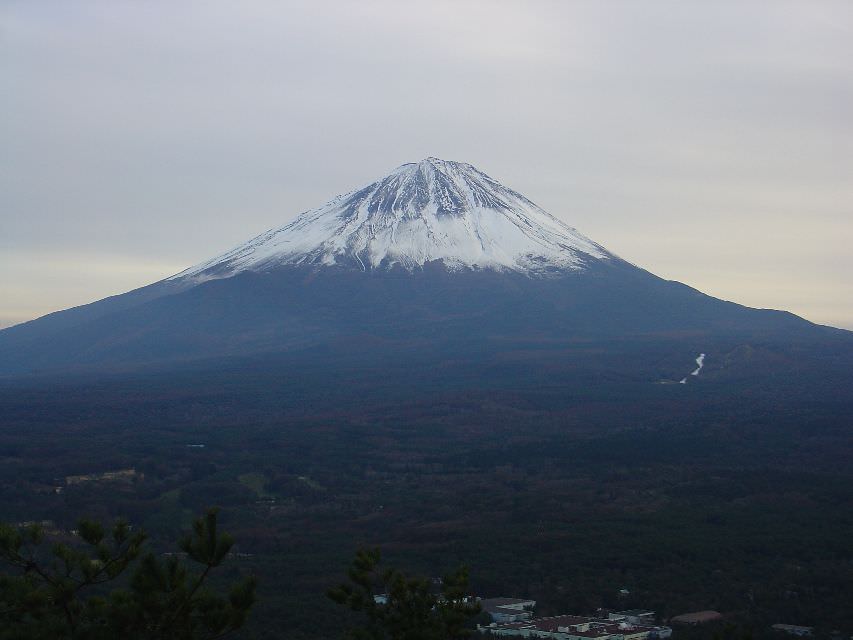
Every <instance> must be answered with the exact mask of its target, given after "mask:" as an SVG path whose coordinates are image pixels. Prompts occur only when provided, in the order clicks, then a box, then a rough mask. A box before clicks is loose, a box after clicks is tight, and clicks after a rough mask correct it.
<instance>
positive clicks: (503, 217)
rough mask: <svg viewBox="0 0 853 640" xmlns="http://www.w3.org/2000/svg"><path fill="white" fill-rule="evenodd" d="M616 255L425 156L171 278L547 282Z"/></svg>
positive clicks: (487, 180)
mask: <svg viewBox="0 0 853 640" xmlns="http://www.w3.org/2000/svg"><path fill="white" fill-rule="evenodd" d="M613 257H614V256H613V255H612V254H611V253H609V252H608V251H607V250H606V249H604V248H603V247H601V246H600V245H598V244H596V243H595V242H593V241H592V240H590V239H589V238H587V237H585V236H584V235H582V234H580V233H578V232H577V231H575V229H573V228H571V227H569V226H567V225H565V224H564V223H563V222H561V221H559V220H558V219H557V218H554V217H553V216H551V215H549V214H548V213H546V212H545V211H543V210H542V209H541V208H539V207H538V206H537V205H535V204H534V203H533V202H531V201H530V200H528V199H527V198H525V197H524V196H523V195H521V194H520V193H517V192H516V191H513V190H512V189H509V188H507V187H505V186H504V185H502V184H501V183H500V182H498V181H497V180H495V179H494V178H491V177H489V176H488V175H486V174H485V173H483V172H482V171H480V170H479V169H477V168H476V167H474V166H472V165H470V164H465V163H462V162H451V161H447V160H440V159H438V158H426V159H425V160H421V161H420V162H417V163H409V164H404V165H401V166H400V167H397V168H396V169H395V170H394V171H392V172H391V173H389V174H388V175H386V176H385V177H383V178H380V179H379V180H377V181H375V182H372V183H370V184H368V185H367V186H365V187H362V188H360V189H356V190H355V191H350V192H349V193H346V194H343V195H340V196H338V197H337V198H335V199H333V200H332V201H330V202H328V203H326V204H325V205H323V206H322V207H319V208H317V209H312V210H310V211H305V212H304V213H301V214H299V215H298V216H297V217H296V218H295V219H294V220H293V221H291V222H290V223H288V224H286V225H285V226H283V227H280V228H278V229H271V230H270V231H267V232H266V233H264V234H261V235H260V236H258V237H256V238H254V239H252V240H250V241H249V242H247V243H245V244H243V245H240V246H239V247H236V248H235V249H232V250H231V251H229V252H227V253H225V254H222V255H221V256H217V257H216V258H213V259H212V260H209V261H207V262H204V263H202V264H199V265H196V266H194V267H191V268H189V269H187V270H186V271H183V272H181V273H179V274H177V275H175V276H172V279H177V278H192V279H194V280H204V279H211V278H223V277H228V276H231V275H235V274H236V273H239V272H241V271H268V270H270V269H274V268H276V267H278V266H284V265H302V266H314V267H321V266H332V265H340V266H347V267H352V268H357V269H362V270H371V269H390V268H394V267H402V268H403V269H406V270H409V271H412V270H415V269H419V268H421V267H423V266H424V264H426V263H428V262H434V261H439V262H442V263H443V264H444V265H445V266H446V267H447V268H448V269H451V270H455V269H493V270H498V271H503V270H510V271H517V272H522V273H527V274H529V275H545V274H548V273H552V272H554V271H565V270H578V269H582V268H583V267H584V265H585V264H586V263H588V262H589V261H590V259H597V260H606V259H610V258H613Z"/></svg>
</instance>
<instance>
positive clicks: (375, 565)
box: [328, 549, 480, 640]
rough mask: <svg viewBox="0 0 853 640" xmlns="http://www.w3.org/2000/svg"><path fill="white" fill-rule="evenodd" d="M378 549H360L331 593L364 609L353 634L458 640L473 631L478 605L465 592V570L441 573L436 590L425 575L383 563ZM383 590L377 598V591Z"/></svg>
mask: <svg viewBox="0 0 853 640" xmlns="http://www.w3.org/2000/svg"><path fill="white" fill-rule="evenodd" d="M380 560H381V558H380V553H379V550H378V549H373V550H360V551H358V553H357V554H356V556H355V560H354V561H353V563H352V565H351V566H350V569H349V571H348V576H349V582H347V583H344V584H341V585H339V586H337V587H335V588H333V589H330V590H329V592H328V595H329V597H330V598H331V599H332V600H334V601H335V602H337V603H338V604H341V605H344V606H347V607H349V608H350V609H352V610H353V611H357V612H359V613H361V614H362V617H361V620H362V621H361V624H360V625H359V626H356V627H354V628H353V629H352V630H351V635H352V637H353V638H356V639H357V640H456V639H457V638H467V637H468V636H469V635H471V632H472V629H471V626H472V625H470V622H471V620H472V619H473V617H474V616H475V615H477V613H479V611H480V605H479V604H478V603H476V602H470V601H469V599H468V598H467V597H466V590H467V587H468V570H467V569H466V568H465V567H460V568H459V569H457V570H456V571H454V572H453V573H451V574H449V575H447V576H444V578H443V579H442V583H441V592H440V593H435V592H433V591H432V589H431V588H430V587H431V585H430V581H429V580H428V579H426V578H419V577H411V576H407V575H406V574H404V573H402V572H401V571H399V570H397V569H381V568H380V567H379V564H380ZM377 595H379V596H381V597H379V598H377V597H375V596H377Z"/></svg>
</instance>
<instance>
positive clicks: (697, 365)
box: [678, 353, 705, 384]
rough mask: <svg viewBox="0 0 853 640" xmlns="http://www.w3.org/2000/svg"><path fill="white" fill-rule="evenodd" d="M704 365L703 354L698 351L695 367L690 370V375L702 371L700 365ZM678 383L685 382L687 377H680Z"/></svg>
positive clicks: (696, 374)
mask: <svg viewBox="0 0 853 640" xmlns="http://www.w3.org/2000/svg"><path fill="white" fill-rule="evenodd" d="M704 366H705V354H704V353H700V354H699V357H698V358H696V368H695V369H694V370H693V371H691V372H690V375H691V376H698V375H699V372H700V371H702V367H704ZM678 384H687V378H686V377H685V378H682V379H681V380H679V381H678Z"/></svg>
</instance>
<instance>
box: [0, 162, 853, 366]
mask: <svg viewBox="0 0 853 640" xmlns="http://www.w3.org/2000/svg"><path fill="white" fill-rule="evenodd" d="M650 339H654V340H665V341H668V343H670V344H676V345H677V348H678V349H680V350H683V351H684V353H683V358H684V360H685V362H692V361H693V360H694V359H695V358H696V355H697V354H698V353H699V352H703V353H704V352H706V351H707V352H708V364H710V365H711V367H708V368H709V369H713V361H714V353H713V352H712V349H711V347H712V346H713V345H718V349H732V348H735V347H736V346H737V345H739V344H744V343H749V342H751V341H755V340H763V341H767V340H770V341H776V342H778V343H780V344H781V343H785V344H790V343H791V342H792V341H794V342H802V341H806V342H809V341H812V342H814V341H826V340H834V339H840V340H844V341H847V340H848V339H849V334H848V333H847V332H843V331H840V330H835V329H831V328H828V327H820V326H817V325H814V324H812V323H810V322H807V321H806V320H803V319H801V318H799V317H797V316H794V315H792V314H790V313H786V312H781V311H769V310H757V309H750V308H748V307H743V306H740V305H737V304H733V303H729V302H724V301H721V300H718V299H715V298H712V297H710V296H707V295H704V294H702V293H701V292H699V291H696V290H695V289H692V288H690V287H688V286H685V285H683V284H680V283H678V282H672V281H666V280H663V279H661V278H659V277H657V276H655V275H653V274H651V273H649V272H648V271H645V270H643V269H641V268H639V267H637V266H635V265H632V264H630V263H628V262H627V261H625V260H622V259H621V258H619V257H618V256H616V255H615V254H613V253H611V252H610V251H608V250H607V249H605V248H604V247H603V246H602V245H600V244H598V243H596V242H594V241H593V240H590V239H589V238H587V237H586V236H584V235H583V234H581V233H580V232H578V231H576V230H575V229H573V228H571V227H569V226H568V225H566V224H564V223H563V222H561V221H560V220H559V219H558V218H556V217H554V216H552V215H550V214H548V213H546V212H545V211H544V210H542V209H541V208H540V207H539V206H537V205H536V204H534V203H533V202H532V201H531V200H529V199H528V198H526V197H525V196H523V195H521V194H520V193H518V192H516V191H514V190H512V189H510V188H508V187H506V186H504V185H503V184H501V183H500V182H498V181H497V180H495V179H493V178H491V177H489V176H488V175H486V174H485V173H483V172H482V171H480V170H479V169H477V168H475V167H473V166H471V165H469V164H465V163H461V162H450V161H445V160H439V159H437V158H427V159H425V160H423V161H421V162H418V163H412V164H404V165H402V166H400V167H398V168H397V169H395V170H393V171H391V172H390V173H389V174H387V175H386V176H384V177H382V178H380V179H379V180H376V181H374V182H372V183H370V184H368V185H367V186H364V187H362V188H359V189H356V190H353V191H350V192H348V193H346V194H343V195H340V196H338V197H336V198H334V199H333V200H331V201H330V202H328V203H327V204H325V205H323V206H321V207H319V208H317V209H312V210H310V211H306V212H304V213H301V214H299V215H298V216H297V217H296V218H295V219H293V221H291V222H290V223H288V224H286V225H284V226H282V227H280V228H277V229H272V230H270V231H267V232H265V233H263V234H261V235H259V236H257V237H256V238H254V239H252V240H250V241H248V242H246V243H244V244H242V245H239V246H237V247H236V248H234V249H232V250H231V251H228V252H226V253H224V254H222V255H220V256H217V257H214V258H212V259H211V260H207V261H205V262H203V263H201V264H198V265H195V266H193V267H190V268H188V269H186V270H185V271H182V272H181V273H178V274H176V275H174V276H172V277H169V278H166V279H165V280H162V281H160V282H157V283H154V284H151V285H148V286H146V287H143V288H141V289H137V290H134V291H131V292H128V293H125V294H123V295H119V296H113V297H110V298H106V299H104V300H101V301H98V302H94V303H92V304H89V305H84V306H82V307H76V308H73V309H69V310H66V311H61V312H57V313H53V314H50V315H47V316H44V317H42V318H39V319H37V320H34V321H31V322H27V323H24V324H21V325H17V326H15V327H10V328H8V329H5V330H3V331H0V373H4V374H12V375H16V374H22V373H27V372H50V371H61V370H69V369H123V370H126V369H133V368H135V367H139V366H151V365H156V366H163V365H169V364H176V363H187V362H197V361H203V360H212V359H219V361H221V359H222V358H232V357H247V356H252V357H255V356H259V355H269V354H277V355H280V356H286V355H287V354H299V353H302V354H304V353H308V352H314V353H320V352H322V353H327V354H328V353H339V354H340V353H357V354H361V355H360V356H358V357H362V356H364V357H366V356H367V355H368V354H369V356H370V357H372V358H380V359H381V358H399V357H401V356H400V354H402V353H408V354H412V353H421V354H430V355H431V357H438V355H439V354H447V355H448V357H450V356H451V355H454V354H460V353H468V354H480V355H478V356H477V357H486V358H494V357H496V354H498V353H503V354H506V353H509V352H513V353H519V352H522V351H524V352H528V351H529V350H530V349H531V345H535V349H543V348H559V345H565V344H568V343H578V342H584V341H587V342H589V341H596V342H597V343H601V342H602V341H603V342H609V343H613V342H622V343H624V342H626V341H628V342H630V341H632V340H633V341H637V340H650ZM312 350H313V351H312ZM330 357H331V356H330ZM472 357H473V356H472ZM673 375H674V376H675V375H678V378H680V377H683V372H681V373H679V374H677V373H676V372H673ZM703 375H704V374H703Z"/></svg>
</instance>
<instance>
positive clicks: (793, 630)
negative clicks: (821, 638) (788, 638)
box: [772, 624, 814, 637]
mask: <svg viewBox="0 0 853 640" xmlns="http://www.w3.org/2000/svg"><path fill="white" fill-rule="evenodd" d="M772 628H773V629H775V630H776V631H784V632H785V633H789V634H791V635H792V636H801V637H802V636H811V635H812V634H813V633H814V627H801V626H799V625H796V624H774V625H772Z"/></svg>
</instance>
